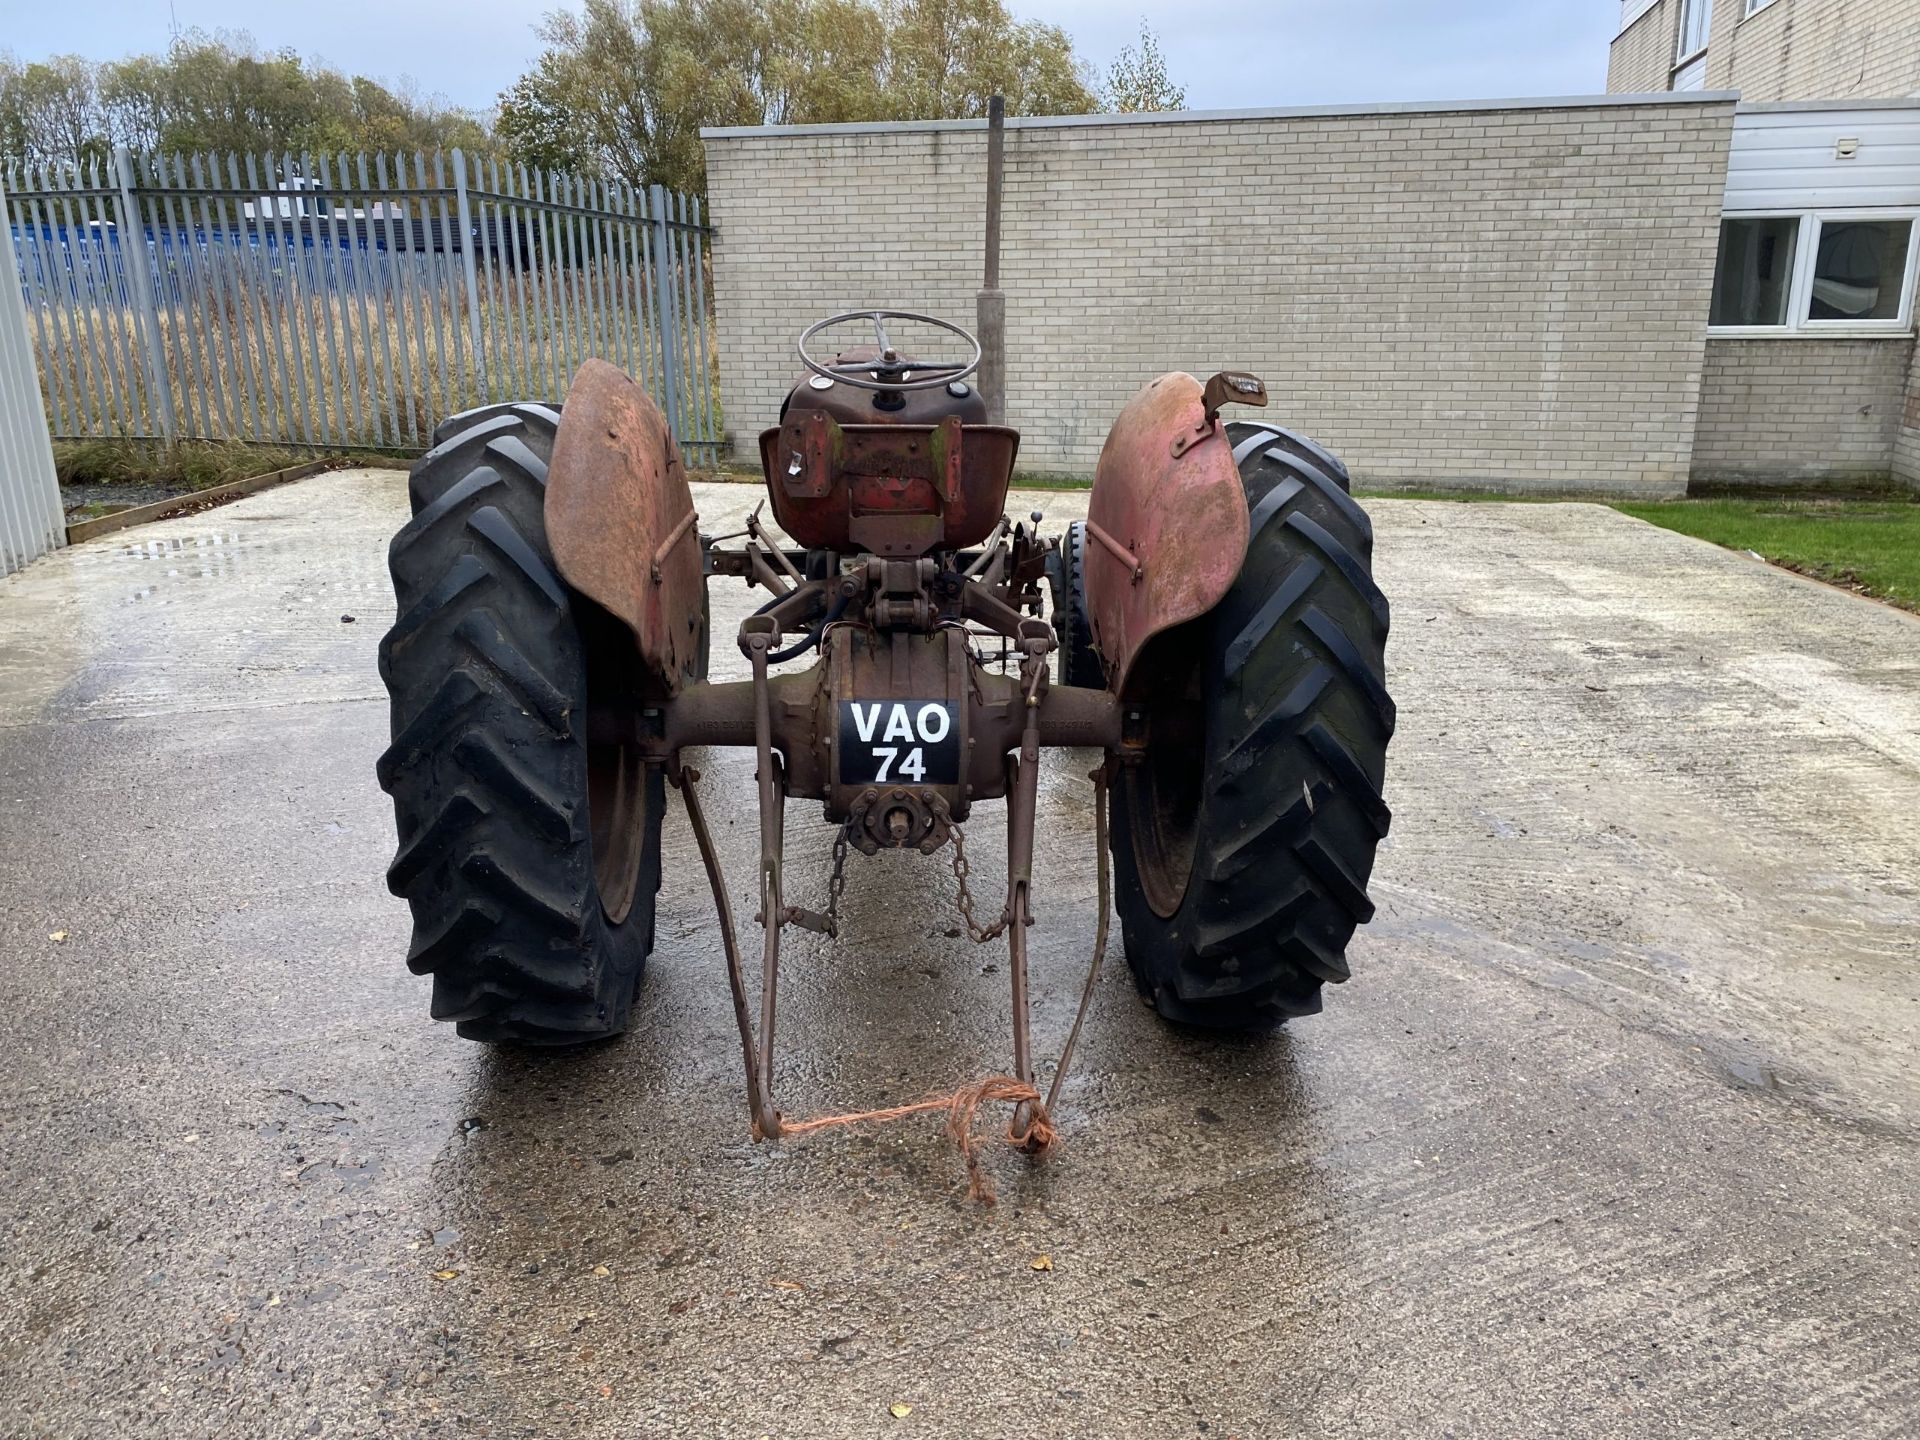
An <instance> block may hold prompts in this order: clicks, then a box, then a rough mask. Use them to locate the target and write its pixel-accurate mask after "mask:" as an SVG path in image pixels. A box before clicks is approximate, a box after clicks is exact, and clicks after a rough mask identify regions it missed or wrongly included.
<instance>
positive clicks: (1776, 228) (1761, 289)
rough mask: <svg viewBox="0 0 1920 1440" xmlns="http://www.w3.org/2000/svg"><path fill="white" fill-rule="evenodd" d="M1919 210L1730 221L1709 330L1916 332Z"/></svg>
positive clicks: (1723, 231) (1725, 224)
mask: <svg viewBox="0 0 1920 1440" xmlns="http://www.w3.org/2000/svg"><path fill="white" fill-rule="evenodd" d="M1916 221H1920V211H1913V210H1907V211H1897V212H1889V211H1859V210H1855V211H1847V210H1829V211H1822V212H1817V213H1813V214H1806V215H1729V216H1727V217H1726V218H1725V219H1723V220H1722V221H1721V222H1720V258H1719V261H1718V263H1717V265H1716V266H1715V269H1714V276H1713V298H1712V303H1711V305H1710V306H1709V309H1708V314H1707V324H1708V325H1709V326H1710V327H1711V328H1712V329H1714V330H1717V331H1722V332H1726V333H1731V334H1764V335H1886V334H1903V333H1905V332H1906V331H1907V330H1909V329H1910V328H1911V327H1912V324H1913V309H1914V305H1913V302H1914V275H1915V271H1916V269H1917V268H1920V267H1917V266H1916V264H1915V260H1916V256H1915V248H1916V247H1915V244H1914V228H1915V223H1916Z"/></svg>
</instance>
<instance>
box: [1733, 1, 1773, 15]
mask: <svg viewBox="0 0 1920 1440" xmlns="http://www.w3.org/2000/svg"><path fill="white" fill-rule="evenodd" d="M1771 4H1773V0H1747V4H1746V8H1745V9H1744V10H1742V11H1741V12H1740V18H1741V19H1742V20H1750V19H1752V18H1753V17H1754V16H1755V15H1758V14H1759V13H1760V12H1761V11H1762V10H1764V9H1766V8H1767V7H1768V6H1769V5H1771Z"/></svg>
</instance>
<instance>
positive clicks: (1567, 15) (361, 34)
mask: <svg viewBox="0 0 1920 1440" xmlns="http://www.w3.org/2000/svg"><path fill="white" fill-rule="evenodd" d="M1010 6H1011V8H1012V10H1013V11H1014V13H1015V14H1017V15H1019V16H1020V17H1021V18H1022V19H1036V20H1047V21H1050V22H1052V23H1053V24H1056V25H1059V26H1061V27H1062V28H1064V29H1065V30H1066V31H1067V32H1068V33H1069V34H1070V35H1072V36H1073V39H1074V42H1075V45H1076V47H1077V48H1078V49H1079V51H1080V53H1081V54H1082V55H1083V56H1085V57H1086V58H1087V59H1088V60H1090V61H1092V62H1093V63H1094V65H1095V66H1096V67H1097V68H1098V69H1100V70H1102V71H1104V70H1105V68H1106V64H1107V62H1108V61H1109V60H1111V59H1112V57H1113V55H1114V52H1115V51H1117V50H1118V49H1119V48H1120V47H1121V46H1122V45H1125V44H1126V43H1127V42H1128V41H1129V40H1130V39H1132V38H1133V36H1134V34H1135V33H1137V31H1138V29H1139V24H1140V20H1141V18H1142V17H1143V16H1144V18H1145V19H1146V21H1147V23H1148V24H1150V25H1151V26H1152V27H1153V28H1154V29H1155V30H1156V31H1158V32H1159V35H1160V39H1161V43H1162V45H1163V47H1164V49H1165V50H1166V53H1167V58H1168V62H1169V66H1170V68H1171V69H1172V72H1173V76H1174V79H1175V81H1176V82H1178V83H1181V84H1184V85H1185V86H1186V87H1187V104H1188V105H1189V106H1190V107H1192V108H1194V109H1218V108H1222V107H1233V106H1262V105H1313V104H1334V103H1345V102H1366V101H1376V100H1382V101H1384V100H1463V99H1495V98H1515V97H1526V96H1546V95H1590V94H1596V93H1598V92H1600V91H1603V90H1604V89H1605V88H1606V68H1607V42H1608V41H1609V40H1610V39H1611V38H1612V37H1613V33H1614V30H1615V29H1616V28H1617V23H1618V21H1619V17H1620V6H1619V4H1618V0H1451V3H1443V4H1435V3H1433V0H1132V3H1127V0H1010ZM548 8H551V7H550V6H549V5H547V4H546V3H544V0H533V3H524V0H523V3H515V0H316V3H307V4H300V5H289V4H287V3H286V0H267V3H265V4H262V3H260V0H172V4H171V7H169V3H168V0H68V3H52V4H50V3H44V0H14V3H10V4H9V5H8V6H7V9H8V10H9V11H10V12H11V13H12V15H13V19H11V20H10V21H8V22H7V24H6V25H5V27H4V28H0V46H5V47H6V48H8V49H11V50H12V51H13V52H14V53H15V54H16V55H18V56H19V57H20V58H21V59H23V60H36V59H41V58H44V57H45V56H47V55H54V54H61V53H65V52H77V53H80V54H83V55H87V56H89V57H91V58H93V59H97V60H106V59H115V58H118V57H119V56H121V55H125V54H134V53H138V52H141V51H149V50H159V49H162V48H164V47H165V45H166V43H167V36H168V33H169V26H170V25H171V24H172V23H173V20H174V19H175V18H177V20H178V22H179V24H180V25H181V26H183V27H193V26H198V27H201V28H203V29H207V30H218V29H236V30H246V31H248V32H249V33H250V34H252V36H253V37H254V39H255V40H256V41H257V42H258V43H259V44H260V45H262V46H263V47H266V48H268V49H276V48H279V47H282V46H290V47H292V48H293V49H295V50H297V51H299V52H300V53H301V54H302V55H308V56H319V57H321V58H323V59H325V60H327V61H330V62H331V63H333V64H334V65H337V66H338V67H340V68H341V69H343V70H348V71H355V72H359V73H361V74H367V75H373V76H376V77H379V78H381V79H384V80H387V81H389V82H397V81H399V80H400V79H402V78H403V77H406V78H410V79H412V80H413V81H414V82H415V83H416V84H417V85H418V87H419V88H420V89H421V90H422V91H424V92H426V93H428V94H439V95H443V96H445V97H446V98H447V99H448V100H450V101H452V102H453V103H455V104H457V105H464V106H468V107H470V108H474V109H484V108H486V107H487V106H490V105H491V104H493V101H494V97H495V96H496V95H497V94H498V93H499V92H500V91H501V90H502V89H504V88H505V87H506V86H507V85H508V84H510V83H511V82H512V81H513V79H514V78H515V77H516V76H518V75H519V74H520V73H521V72H522V71H523V70H524V69H525V68H526V66H527V63H528V62H529V61H530V60H531V58H532V57H533V56H534V54H535V53H537V51H538V49H539V42H538V40H537V38H536V37H535V35H534V32H533V27H534V24H535V22H536V21H537V20H538V18H539V16H540V14H541V13H542V11H543V10H545V9H548ZM170 9H171V14H170Z"/></svg>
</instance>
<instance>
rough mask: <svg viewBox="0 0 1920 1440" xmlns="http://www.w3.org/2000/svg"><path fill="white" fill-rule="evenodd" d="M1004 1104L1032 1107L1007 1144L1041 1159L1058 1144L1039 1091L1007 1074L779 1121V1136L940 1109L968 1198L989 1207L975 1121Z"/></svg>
mask: <svg viewBox="0 0 1920 1440" xmlns="http://www.w3.org/2000/svg"><path fill="white" fill-rule="evenodd" d="M1002 1100H1004V1101H1006V1102H1007V1103H1009V1104H1011V1105H1014V1106H1020V1105H1026V1106H1028V1107H1030V1108H1029V1111H1028V1115H1029V1120H1028V1123H1027V1128H1026V1130H1025V1131H1024V1132H1016V1131H1015V1130H1014V1128H1013V1126H1012V1125H1011V1124H1009V1125H1008V1126H1007V1143H1008V1144H1009V1145H1012V1146H1014V1147H1016V1148H1017V1149H1024V1150H1026V1151H1027V1152H1028V1153H1030V1154H1033V1155H1045V1154H1047V1153H1048V1152H1049V1151H1051V1150H1052V1149H1053V1148H1054V1146H1056V1145H1058V1144H1059V1143H1060V1132H1059V1131H1058V1130H1057V1129H1055V1128H1054V1124H1053V1117H1052V1116H1050V1115H1048V1114H1047V1107H1046V1105H1045V1103H1044V1102H1043V1101H1042V1100H1041V1098H1040V1092H1039V1091H1038V1090H1036V1089H1034V1088H1033V1086H1031V1085H1028V1084H1026V1083H1025V1082H1024V1081H1020V1080H1016V1079H1014V1078H1013V1076H1011V1075H989V1076H988V1077H987V1078H986V1079H984V1080H982V1081H980V1082H978V1083H977V1084H974V1085H966V1086H962V1087H961V1088H960V1089H958V1090H956V1091H954V1092H953V1093H952V1094H951V1095H936V1096H933V1097H931V1098H929V1099H926V1100H920V1101H916V1102H915V1103H914V1104H912V1105H894V1106H890V1107H888V1108H886V1109H882V1110H860V1111H856V1112H854V1113H852V1114H847V1115H823V1116H821V1117H820V1118H819V1119H817V1120H803V1121H800V1122H799V1123H798V1124H788V1123H787V1122H786V1121H784V1120H782V1121H781V1122H780V1134H781V1136H782V1137H783V1138H784V1137H786V1136H790V1135H811V1134H812V1133H813V1132H814V1131H816V1130H832V1129H836V1128H838V1127H840V1126H844V1125H864V1124H869V1123H871V1124H875V1125H884V1124H886V1123H887V1122H888V1121H890V1120H902V1119H905V1118H906V1117H907V1116H909V1115H925V1114H929V1113H931V1112H933V1111H936V1110H944V1111H946V1112H947V1136H948V1138H949V1139H951V1140H952V1141H953V1143H954V1144H955V1145H956V1146H958V1147H959V1150H960V1155H961V1158H962V1159H964V1160H965V1161H966V1162H967V1194H968V1195H970V1196H971V1197H972V1198H973V1199H975V1200H977V1201H978V1202H979V1203H980V1204H982V1205H991V1204H993V1203H994V1194H993V1182H992V1181H991V1180H990V1179H988V1178H987V1173H986V1172H985V1171H984V1170H982V1169H981V1168H980V1156H979V1153H978V1151H977V1150H976V1149H975V1141H974V1134H973V1122H974V1116H975V1115H976V1114H977V1113H978V1111H979V1109H980V1107H981V1106H982V1105H985V1104H989V1103H991V1102H994V1101H1002ZM1016 1113H1017V1112H1016Z"/></svg>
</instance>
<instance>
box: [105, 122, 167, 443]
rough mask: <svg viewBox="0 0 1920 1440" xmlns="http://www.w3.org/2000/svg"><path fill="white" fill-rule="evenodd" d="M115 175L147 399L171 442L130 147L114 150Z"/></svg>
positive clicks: (163, 355) (149, 260)
mask: <svg viewBox="0 0 1920 1440" xmlns="http://www.w3.org/2000/svg"><path fill="white" fill-rule="evenodd" d="M113 170H114V177H115V178H116V179H117V180H118V182H119V191H118V194H117V195H116V196H115V199H114V207H115V208H114V228H115V229H116V230H117V231H118V232H119V235H118V239H119V242H120V263H121V265H122V266H124V267H126V269H127V273H128V277H129V281H130V283H131V285H132V287H133V323H134V329H135V330H136V331H137V332H138V333H139V335H140V339H141V349H142V350H143V351H144V352H145V356H146V371H147V403H148V404H149V405H150V406H152V407H153V409H154V411H155V412H156V413H157V414H158V415H159V418H160V435H161V438H162V439H163V440H165V441H166V443H167V444H168V445H169V446H171V445H172V444H173V443H174V442H175V441H176V440H178V439H179V438H180V427H179V424H178V423H177V422H176V421H175V419H174V414H173V380H172V377H171V376H169V375H168V374H167V352H166V346H165V343H164V342H163V341H162V340H161V338H160V302H159V299H158V297H157V295H156V294H155V291H154V287H153V257H152V256H151V255H149V254H148V253H147V222H146V219H145V217H143V216H142V215H141V213H140V210H139V208H138V206H137V204H136V203H135V200H134V195H133V156H132V155H130V154H128V153H127V147H126V146H124V145H118V146H115V147H114V151H113Z"/></svg>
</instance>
